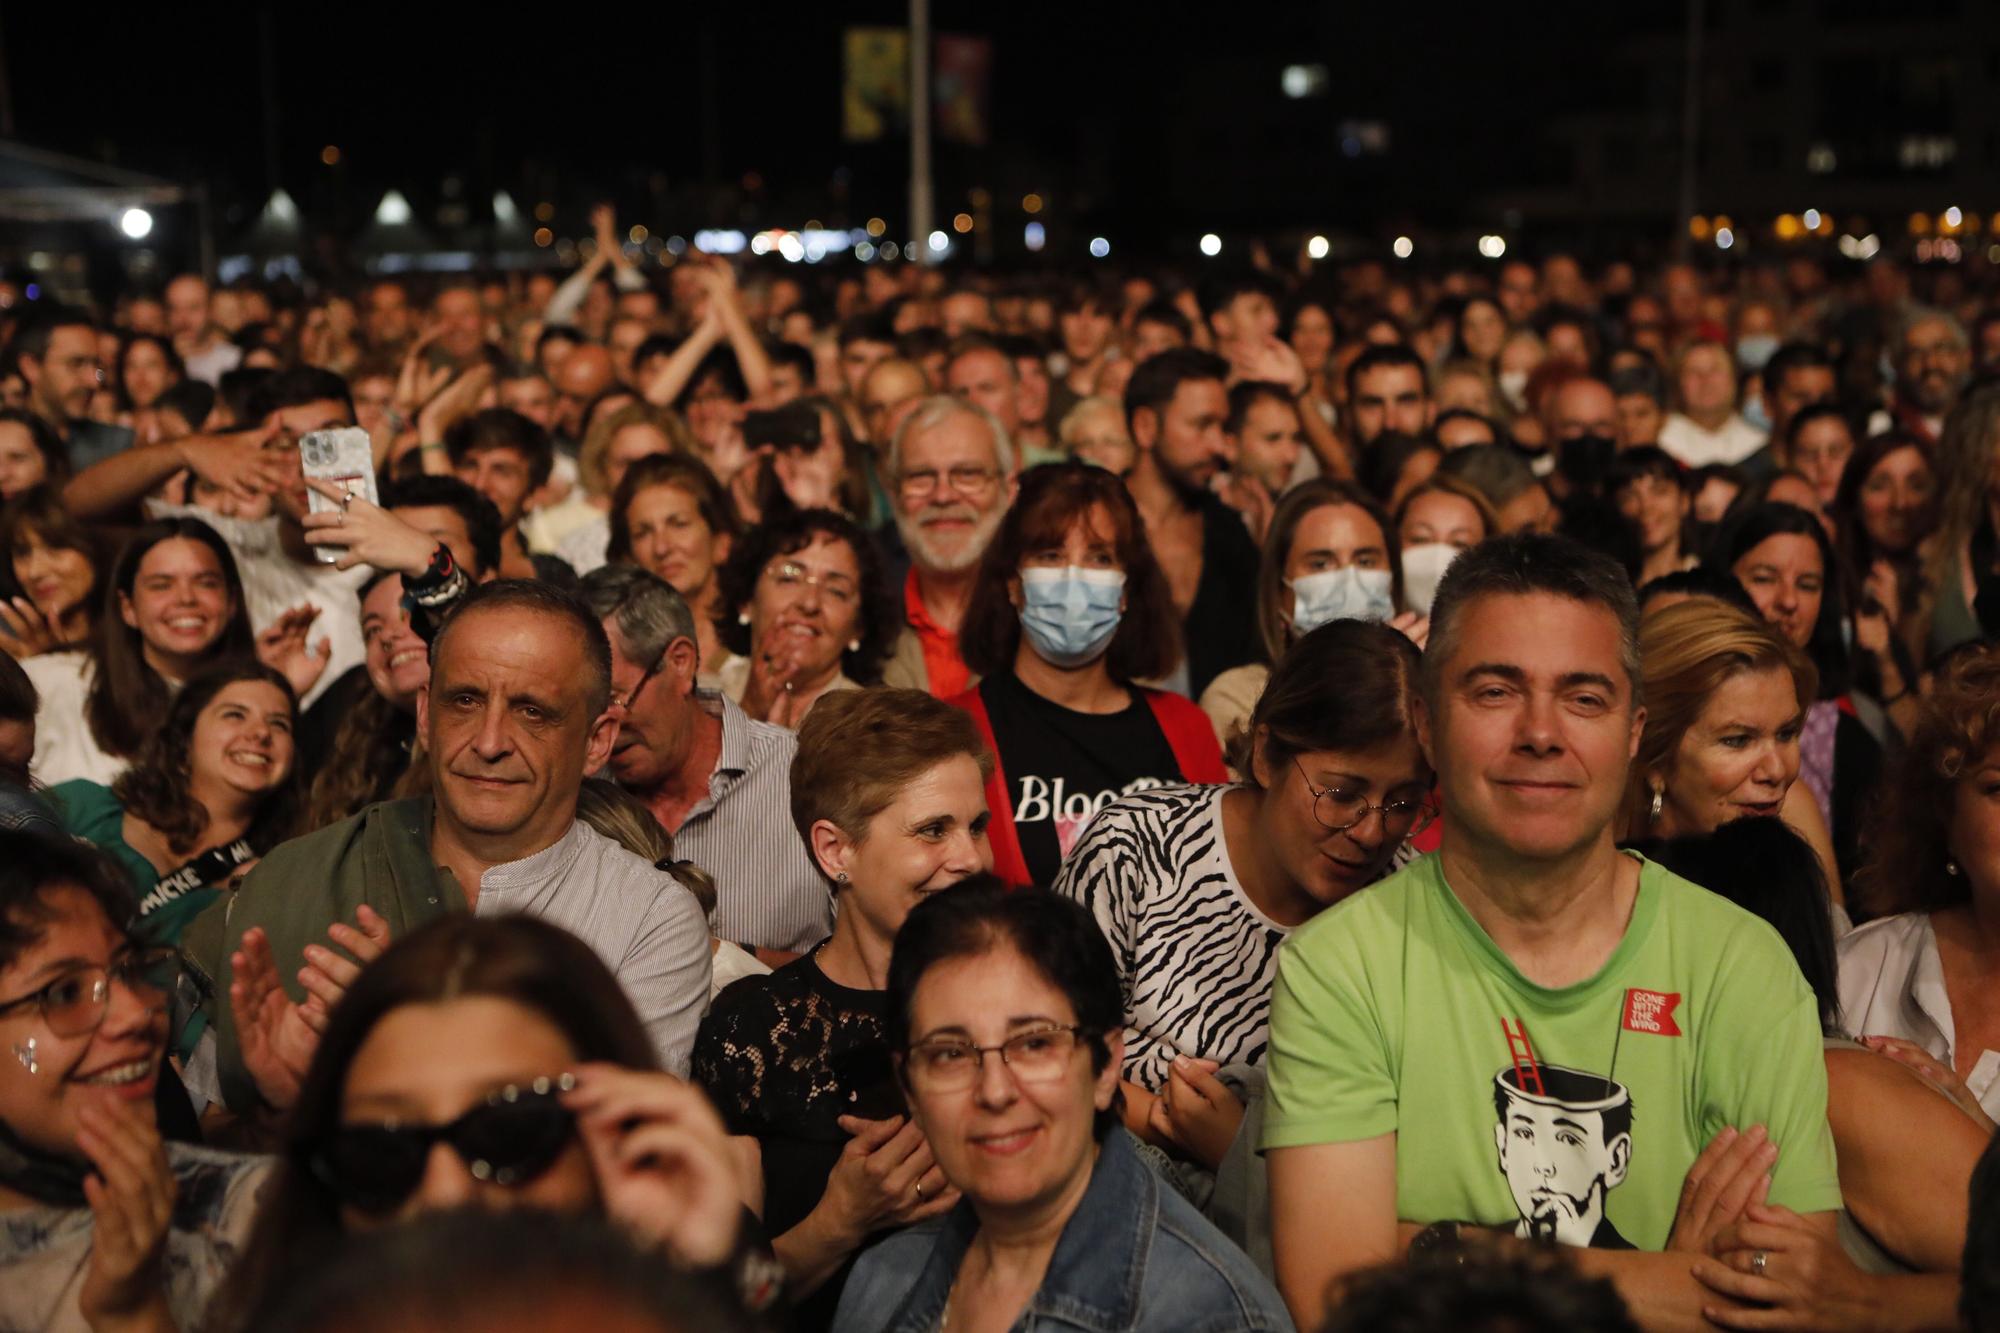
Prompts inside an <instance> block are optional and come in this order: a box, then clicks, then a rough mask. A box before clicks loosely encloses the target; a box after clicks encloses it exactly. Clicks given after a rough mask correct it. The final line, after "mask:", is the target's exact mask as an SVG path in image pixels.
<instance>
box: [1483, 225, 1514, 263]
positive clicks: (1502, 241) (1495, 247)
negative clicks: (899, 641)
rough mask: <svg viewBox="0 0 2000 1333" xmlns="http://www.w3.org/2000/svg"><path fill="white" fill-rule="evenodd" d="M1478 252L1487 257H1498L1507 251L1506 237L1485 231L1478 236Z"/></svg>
mask: <svg viewBox="0 0 2000 1333" xmlns="http://www.w3.org/2000/svg"><path fill="white" fill-rule="evenodd" d="M1479 253H1480V254H1482V255H1485V256H1486V257H1487V258H1488V259H1498V258H1499V257H1500V256H1501V255H1504V254H1506V253H1507V239H1506V237H1504V236H1496V235H1494V234H1493V233H1492V232H1490V231H1489V232H1487V233H1486V234H1485V235H1484V236H1482V237H1480V238H1479Z"/></svg>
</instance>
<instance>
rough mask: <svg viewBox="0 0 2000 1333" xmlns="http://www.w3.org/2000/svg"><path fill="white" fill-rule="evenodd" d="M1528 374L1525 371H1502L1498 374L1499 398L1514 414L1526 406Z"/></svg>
mask: <svg viewBox="0 0 2000 1333" xmlns="http://www.w3.org/2000/svg"><path fill="white" fill-rule="evenodd" d="M1527 392H1528V372H1527V371H1525V370H1503V371H1501V372H1500V396H1501V397H1503V398H1505V399H1506V400H1507V405H1508V406H1509V407H1511V408H1513V409H1514V410H1515V411H1516V412H1518V411H1520V410H1521V409H1522V408H1524V407H1526V406H1527V405H1528V400H1527V398H1526V396H1525V395H1526V394H1527Z"/></svg>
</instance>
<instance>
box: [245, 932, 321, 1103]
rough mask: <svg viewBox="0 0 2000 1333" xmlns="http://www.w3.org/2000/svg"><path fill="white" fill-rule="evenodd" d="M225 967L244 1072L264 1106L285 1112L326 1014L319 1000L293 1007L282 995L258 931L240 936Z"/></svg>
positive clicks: (316, 1045) (271, 959) (265, 939)
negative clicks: (246, 1073)
mask: <svg viewBox="0 0 2000 1333" xmlns="http://www.w3.org/2000/svg"><path fill="white" fill-rule="evenodd" d="M229 967H230V972H231V976H230V981H229V1008H230V1011H231V1012H232V1013H234V1014H235V1016H236V1041H237V1045H238V1046H239V1047H240V1048H241V1050H242V1054H243V1068H244V1069H245V1070H246V1071H248V1073H249V1075H250V1079H251V1081H252V1082H253V1083H255V1084H256V1085H257V1092H258V1094H259V1095H261V1096H262V1097H263V1099H264V1100H265V1101H266V1102H267V1103H269V1104H270V1105H271V1106H273V1107H275V1108H277V1109H278V1110H281V1111H282V1110H286V1109H288V1108H289V1107H290V1106H291V1105H292V1103H293V1102H295V1101H297V1100H298V1097H299V1085H300V1084H301V1083H303V1082H304V1081H305V1077H306V1070H307V1069H308V1068H310V1067H311V1065H312V1058H313V1052H315V1051H317V1050H318V1049H319V1034H320V1031H321V1029H322V1028H324V1027H325V1026H326V1016H327V1014H328V1012H329V1009H328V1007H327V1005H326V1003H325V1001H323V1000H321V999H320V998H319V997H318V996H317V995H308V996H307V997H306V1001H305V1003H304V1004H295V1003H293V1001H292V997H291V996H289V995H287V994H285V987H284V983H283V982H281V981H279V980H278V963H277V959H276V958H275V957H273V956H272V953H271V941H270V937H269V936H267V935H265V933H264V931H263V929H262V928H261V927H252V928H251V929H249V930H246V931H244V932H243V939H242V942H241V943H240V944H239V945H238V946H237V949H236V952H235V953H233V954H231V955H230V956H229Z"/></svg>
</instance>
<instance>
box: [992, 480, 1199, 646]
mask: <svg viewBox="0 0 2000 1333" xmlns="http://www.w3.org/2000/svg"><path fill="white" fill-rule="evenodd" d="M1093 508H1102V509H1103V510H1104V512H1105V515H1106V516H1107V517H1108V518H1109V519H1110V520H1111V540H1112V545H1113V546H1114V547H1115V549H1116V550H1117V552H1118V563H1119V564H1120V565H1121V566H1123V567H1124V570H1125V614H1124V615H1123V616H1121V617H1120V618H1119V621H1118V632H1117V633H1116V634H1115V635H1114V636H1112V639H1111V646H1110V647H1109V648H1108V649H1106V650H1105V653H1104V665H1105V668H1106V669H1107V670H1108V671H1110V673H1111V678H1112V679H1113V680H1115V681H1117V682H1118V683H1119V684H1121V685H1123V684H1129V683H1130V682H1132V681H1135V680H1157V679H1159V678H1160V677H1161V676H1164V675H1166V674H1167V673H1168V672H1169V671H1172V670H1173V669H1174V667H1175V666H1177V665H1179V663H1180V660H1181V638H1180V619H1179V617H1178V616H1176V615H1175V614H1174V600H1173V594H1172V593H1171V592H1169V591H1168V590H1167V579H1166V576H1165V575H1164V574H1162V573H1161V572H1160V564H1159V561H1158V560H1157V559H1155V558H1154V556H1153V547H1152V544H1151V543H1150V542H1148V541H1147V540H1146V528H1145V523H1144V522H1143V520H1141V519H1140V517H1139V510H1138V507H1137V506H1136V505H1134V504H1133V503H1132V497H1131V495H1130V494H1128V493H1127V492H1126V490H1125V483H1124V482H1122V481H1120V480H1119V479H1118V478H1117V477H1115V476H1113V475H1112V474H1111V473H1109V472H1106V471H1105V470H1104V469H1103V468H1101V467H1092V466H1090V465H1089V464H1087V463H1044V464H1042V465H1041V466H1040V467H1037V468H1032V469H1030V470H1029V471H1028V472H1026V473H1024V474H1022V477H1021V489H1020V493H1019V494H1018V495H1017V496H1016V497H1015V499H1014V503H1013V505H1012V506H1010V507H1009V508H1008V510H1007V516H1006V517H1005V518H1003V519H1001V520H1000V530H999V531H998V532H996V533H994V534H993V540H992V542H990V543H989V544H988V545H987V547H986V554H985V555H983V556H981V557H980V560H979V573H978V575H977V576H976V578H975V579H974V582H973V585H972V599H971V601H970V602H969V603H968V604H967V606H966V609H965V623H964V626H963V628H961V629H960V630H959V635H958V651H959V655H960V656H961V657H963V658H964V659H965V664H966V665H967V666H969V667H971V668H972V669H973V670H974V671H976V672H977V673H979V674H980V675H982V676H990V675H994V674H995V673H997V672H1002V671H1012V670H1013V669H1014V653H1015V650H1016V649H1018V648H1019V647H1020V644H1021V617H1020V613H1019V612H1017V611H1016V610H1015V609H1014V603H1013V599H1012V598H1011V597H1009V596H1008V586H1009V584H1010V583H1011V582H1012V581H1013V580H1014V578H1015V577H1017V576H1018V575H1019V574H1020V572H1021V562H1022V560H1024V559H1026V558H1027V554H1028V552H1029V551H1032V550H1036V549H1038V548H1040V547H1043V546H1060V545H1061V544H1062V542H1063V539H1064V538H1065V537H1067V536H1068V535H1069V530H1070V528H1071V527H1073V526H1074V525H1075V524H1077V523H1079V522H1081V521H1082V520H1083V519H1084V518H1085V516H1086V515H1088V514H1089V513H1090V511H1091V510H1092V509H1093Z"/></svg>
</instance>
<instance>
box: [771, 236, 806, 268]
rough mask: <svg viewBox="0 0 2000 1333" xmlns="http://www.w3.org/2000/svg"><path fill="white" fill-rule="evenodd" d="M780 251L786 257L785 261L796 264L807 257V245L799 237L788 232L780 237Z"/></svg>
mask: <svg viewBox="0 0 2000 1333" xmlns="http://www.w3.org/2000/svg"><path fill="white" fill-rule="evenodd" d="M778 253H779V254H781V255H783V256H784V257H785V262H787V263H790V264H796V263H798V262H799V261H800V260H801V259H804V258H805V257H806V247H805V245H804V243H803V242H801V241H800V240H799V238H798V237H796V236H794V235H792V234H791V233H789V232H787V233H786V234H785V235H783V236H780V237H779V238H778Z"/></svg>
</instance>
